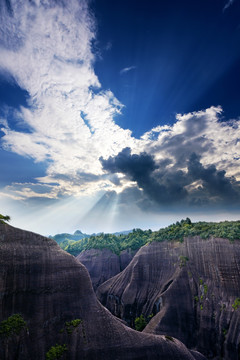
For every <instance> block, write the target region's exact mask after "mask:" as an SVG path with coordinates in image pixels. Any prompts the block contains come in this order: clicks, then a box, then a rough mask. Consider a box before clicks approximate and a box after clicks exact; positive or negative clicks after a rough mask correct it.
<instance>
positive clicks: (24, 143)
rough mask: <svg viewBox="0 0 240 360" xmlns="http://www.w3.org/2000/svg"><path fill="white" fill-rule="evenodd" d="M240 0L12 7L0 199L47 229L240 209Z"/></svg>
mask: <svg viewBox="0 0 240 360" xmlns="http://www.w3.org/2000/svg"><path fill="white" fill-rule="evenodd" d="M239 15H240V1H239V0H235V1H234V0H230V1H228V0H214V1H209V0H208V1H207V0H202V1H200V0H199V1H198V0H196V1H181V2H180V1H177V0H170V1H161V0H158V1H157V0H150V1H142V0H141V1H139V0H138V1H137V0H131V1H127V0H122V1H117V0H116V1H110V0H101V1H90V2H88V1H85V0H69V1H64V0H62V1H50V0H44V1H43V0H35V1H31V2H30V1H23V0H18V1H17V0H12V1H7V0H6V1H2V2H1V5H0V17H1V19H0V161H1V173H0V202H1V213H3V214H9V215H10V216H12V224H13V225H16V226H19V227H22V228H25V229H29V230H32V231H35V232H40V233H42V234H55V233H57V232H66V231H69V232H72V231H75V230H76V229H81V230H82V231H84V232H88V233H90V232H99V231H105V232H107V231H119V230H125V229H130V228H133V227H141V228H153V229H157V228H160V227H162V226H165V225H168V224H170V223H172V222H174V221H176V220H179V219H181V218H183V217H186V216H189V217H190V218H191V219H193V220H212V221H214V220H223V219H237V218H238V216H239V208H240V206H239V205H240V183H239V180H240V171H239V162H240V145H239V144H240V141H239V140H240V131H239V122H240V120H239V116H240V101H239V95H240V85H239V84H240V46H239V43H240V42H239V40H240V16H239Z"/></svg>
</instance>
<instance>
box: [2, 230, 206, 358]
mask: <svg viewBox="0 0 240 360" xmlns="http://www.w3.org/2000/svg"><path fill="white" fill-rule="evenodd" d="M13 314H20V315H21V316H22V318H23V319H24V320H25V321H26V323H27V329H24V331H23V332H22V333H21V334H20V333H18V334H17V335H12V336H10V337H6V336H5V335H4V333H3V332H2V330H3V329H2V328H1V324H3V321H4V320H6V319H7V318H9V317H10V316H12V315H13ZM76 319H78V321H75V322H74V320H76ZM0 329H1V333H0V358H1V359H2V360H12V359H16V360H26V359H35V360H43V359H45V355H46V352H47V351H48V350H49V349H50V348H51V347H52V346H54V345H56V344H59V345H61V344H62V345H64V344H66V347H67V351H66V352H65V354H64V357H65V359H69V360H73V359H74V360H76V359H85V360H93V359H96V360H117V359H118V360H123V359H124V360H128V359H129V360H130V359H131V360H132V359H139V360H140V359H142V360H147V359H151V360H154V359H161V360H164V359H165V360H171V359H174V360H176V359H179V360H180V359H181V360H185V359H186V360H194V359H201V355H199V354H196V353H190V352H189V351H188V350H187V348H186V347H185V346H184V345H183V344H182V343H181V342H180V341H179V340H176V339H172V338H170V337H165V336H157V335H152V334H143V333H139V332H136V331H134V330H132V329H130V328H128V327H126V326H124V325H123V324H122V323H121V322H120V321H119V320H118V319H116V318H115V317H114V316H113V315H111V314H110V313H109V311H108V310H107V309H105V308H104V307H103V306H102V305H101V304H100V303H99V302H98V301H97V299H96V296H95V294H94V292H93V289H92V286H91V282H90V278H89V274H88V272H87V270H86V268H85V267H84V266H83V265H82V264H80V263H79V262H78V261H77V260H76V259H75V258H74V257H73V256H71V255H69V254H67V253H65V252H64V251H63V250H61V249H60V247H59V246H58V245H57V244H56V242H55V241H53V240H51V239H48V238H45V237H42V236H40V235H37V234H34V233H31V232H27V231H23V230H20V229H16V228H13V227H11V226H9V225H6V224H0Z"/></svg>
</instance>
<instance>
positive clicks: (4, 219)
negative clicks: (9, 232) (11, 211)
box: [0, 214, 11, 224]
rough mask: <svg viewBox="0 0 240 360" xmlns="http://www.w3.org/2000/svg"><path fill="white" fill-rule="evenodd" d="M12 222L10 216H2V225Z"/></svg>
mask: <svg viewBox="0 0 240 360" xmlns="http://www.w3.org/2000/svg"><path fill="white" fill-rule="evenodd" d="M10 220H11V218H10V216H8V215H6V216H4V215H2V214H0V223H1V224H5V221H10Z"/></svg>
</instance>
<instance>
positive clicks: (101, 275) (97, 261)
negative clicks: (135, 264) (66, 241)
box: [77, 249, 136, 290]
mask: <svg viewBox="0 0 240 360" xmlns="http://www.w3.org/2000/svg"><path fill="white" fill-rule="evenodd" d="M135 254H136V251H134V250H131V249H128V250H123V251H122V252H121V253H120V255H116V254H114V253H113V252H112V251H111V250H109V249H103V250H100V249H90V250H85V251H82V252H81V253H80V254H79V255H78V256H77V259H78V260H79V261H80V262H81V263H82V264H83V265H85V266H86V268H87V269H88V272H89V274H90V277H91V280H92V285H93V288H94V290H96V289H97V287H98V286H99V285H101V284H102V283H103V282H105V281H106V280H108V279H110V278H111V277H113V276H115V275H116V274H118V273H120V272H121V271H122V270H124V269H125V267H126V266H127V265H128V264H129V263H130V261H131V260H132V258H133V257H134V255H135Z"/></svg>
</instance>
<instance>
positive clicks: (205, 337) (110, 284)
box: [97, 237, 240, 360]
mask: <svg viewBox="0 0 240 360" xmlns="http://www.w3.org/2000/svg"><path fill="white" fill-rule="evenodd" d="M97 296H98V298H99V300H100V301H101V302H102V303H103V304H104V305H105V306H106V307H107V308H108V309H109V310H110V311H111V312H112V313H113V314H114V315H116V316H118V317H120V318H121V319H123V320H125V321H127V322H128V323H129V324H130V325H133V322H134V319H135V318H136V317H137V316H139V315H140V314H144V316H145V318H146V319H149V318H148V316H149V315H151V314H153V315H155V316H153V317H152V319H151V320H150V322H149V323H148V325H147V326H146V328H145V330H144V332H145V333H153V334H167V335H169V336H174V337H176V338H178V339H180V340H181V341H182V342H183V343H184V344H185V345H186V346H187V347H189V348H193V349H194V348H195V349H198V350H199V351H200V352H201V353H203V354H205V356H207V357H208V358H209V359H213V358H214V359H225V360H237V359H239V357H238V356H240V354H239V351H240V350H239V347H240V345H239V343H240V299H239V300H238V298H239V297H240V242H239V241H235V242H230V241H229V240H226V239H214V238H211V239H209V240H202V239H200V238H199V237H195V238H188V239H185V240H184V242H183V243H180V242H167V241H164V242H153V243H151V244H149V245H146V246H143V247H142V248H141V249H140V250H139V251H138V252H137V254H136V255H135V257H134V258H133V260H132V261H131V263H130V264H129V265H128V266H127V268H126V269H125V270H124V271H123V272H122V273H120V274H118V275H116V276H115V277H113V278H112V279H109V280H108V281H106V282H105V283H104V284H102V285H101V286H100V287H99V288H98V289H97ZM238 304H239V305H238Z"/></svg>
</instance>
